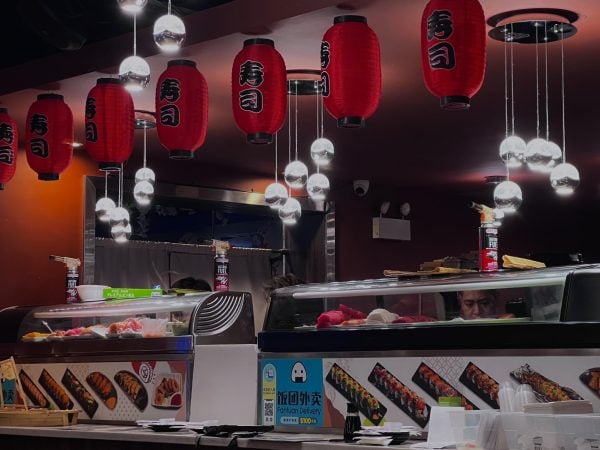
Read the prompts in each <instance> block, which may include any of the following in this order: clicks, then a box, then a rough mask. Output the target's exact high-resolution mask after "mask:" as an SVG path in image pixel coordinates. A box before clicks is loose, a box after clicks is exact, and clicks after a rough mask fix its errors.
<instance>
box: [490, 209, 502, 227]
mask: <svg viewBox="0 0 600 450" xmlns="http://www.w3.org/2000/svg"><path fill="white" fill-rule="evenodd" d="M493 212H494V221H493V222H492V225H494V226H495V227H499V226H501V225H502V219H504V211H502V210H501V209H498V208H494V211H493Z"/></svg>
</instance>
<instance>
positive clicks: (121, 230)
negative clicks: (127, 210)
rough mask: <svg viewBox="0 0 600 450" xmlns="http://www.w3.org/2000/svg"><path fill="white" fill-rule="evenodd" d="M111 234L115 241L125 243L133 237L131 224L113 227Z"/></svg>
mask: <svg viewBox="0 0 600 450" xmlns="http://www.w3.org/2000/svg"><path fill="white" fill-rule="evenodd" d="M110 234H111V236H112V238H113V239H114V240H115V242H118V243H119V244H123V243H125V242H127V241H128V240H129V238H130V237H131V225H127V226H126V227H112V228H111V229H110Z"/></svg>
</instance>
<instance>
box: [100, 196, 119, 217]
mask: <svg viewBox="0 0 600 450" xmlns="http://www.w3.org/2000/svg"><path fill="white" fill-rule="evenodd" d="M116 206H117V205H115V202H113V201H112V199H110V198H108V197H102V198H101V199H100V200H98V201H97V202H96V217H98V220H101V221H102V222H108V221H109V220H110V213H111V211H112V210H113V209H114V208H115V207H116Z"/></svg>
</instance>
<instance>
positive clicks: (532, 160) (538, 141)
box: [525, 138, 553, 172]
mask: <svg viewBox="0 0 600 450" xmlns="http://www.w3.org/2000/svg"><path fill="white" fill-rule="evenodd" d="M552 156H553V150H552V149H551V145H550V144H549V142H548V141H547V140H546V139H542V138H535V139H532V140H531V141H529V142H528V143H527V150H526V151H525V160H526V161H527V167H529V169H531V170H533V171H534V172H544V171H546V170H547V167H548V164H550V163H551V161H552Z"/></svg>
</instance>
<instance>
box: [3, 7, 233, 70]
mask: <svg viewBox="0 0 600 450" xmlns="http://www.w3.org/2000/svg"><path fill="white" fill-rule="evenodd" d="M231 1H233V0H202V1H200V0H172V4H173V11H174V12H175V13H176V14H177V15H178V16H180V17H183V16H186V15H188V14H192V13H194V12H197V11H202V10H206V9H209V8H213V7H216V6H219V5H222V4H225V3H229V2H231ZM166 10H167V0H148V4H147V5H146V7H145V9H144V13H143V14H140V15H139V17H138V26H139V27H140V28H146V27H152V25H153V24H154V21H155V20H156V19H157V18H158V17H160V16H161V15H163V14H164V13H165V11H166ZM1 11H2V15H3V17H4V18H5V19H7V20H5V21H4V22H3V24H2V27H0V40H1V41H2V42H4V43H13V45H4V46H3V49H2V50H3V55H2V56H3V57H2V59H0V70H1V69H6V68H8V67H13V66H17V65H20V64H24V63H26V62H28V61H32V60H35V59H40V58H43V57H46V56H51V55H54V54H56V53H60V52H64V51H73V50H79V49H81V48H82V47H84V46H85V45H88V44H91V43H94V42H99V41H103V40H106V39H110V38H113V37H116V36H119V35H122V34H126V33H131V32H132V25H131V19H130V18H129V17H127V16H126V15H125V14H123V13H122V11H121V10H120V8H119V6H118V4H117V2H116V0H100V1H98V0H60V1H48V0H2V9H1Z"/></svg>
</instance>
